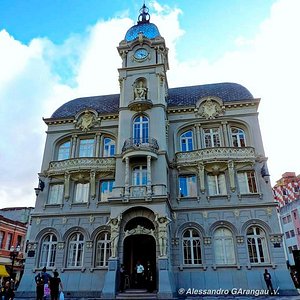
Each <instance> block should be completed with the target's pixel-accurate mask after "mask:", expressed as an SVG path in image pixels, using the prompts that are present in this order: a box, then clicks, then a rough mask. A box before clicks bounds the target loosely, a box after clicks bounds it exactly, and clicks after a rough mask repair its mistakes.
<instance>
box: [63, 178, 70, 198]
mask: <svg viewBox="0 0 300 300" xmlns="http://www.w3.org/2000/svg"><path fill="white" fill-rule="evenodd" d="M64 184H65V187H64V190H65V193H64V198H65V199H69V198H70V173H69V172H66V173H65V183H64Z"/></svg>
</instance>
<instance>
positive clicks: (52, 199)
mask: <svg viewBox="0 0 300 300" xmlns="http://www.w3.org/2000/svg"><path fill="white" fill-rule="evenodd" d="M63 193H64V185H63V184H52V185H50V190H49V197H48V204H61V203H62V202H63Z"/></svg>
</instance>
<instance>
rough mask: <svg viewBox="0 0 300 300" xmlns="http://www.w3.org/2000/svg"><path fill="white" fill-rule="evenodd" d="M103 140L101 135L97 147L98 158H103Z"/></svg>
mask: <svg viewBox="0 0 300 300" xmlns="http://www.w3.org/2000/svg"><path fill="white" fill-rule="evenodd" d="M103 140H104V137H103V135H102V134H101V136H100V147H99V156H100V157H103V149H104V145H103Z"/></svg>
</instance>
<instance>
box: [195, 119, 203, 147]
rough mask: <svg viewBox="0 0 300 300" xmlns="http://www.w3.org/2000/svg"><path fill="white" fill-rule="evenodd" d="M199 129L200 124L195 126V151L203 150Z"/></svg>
mask: <svg viewBox="0 0 300 300" xmlns="http://www.w3.org/2000/svg"><path fill="white" fill-rule="evenodd" d="M200 129H201V124H200V123H198V124H196V133H197V140H198V148H197V149H202V148H203V146H202V141H201V132H200Z"/></svg>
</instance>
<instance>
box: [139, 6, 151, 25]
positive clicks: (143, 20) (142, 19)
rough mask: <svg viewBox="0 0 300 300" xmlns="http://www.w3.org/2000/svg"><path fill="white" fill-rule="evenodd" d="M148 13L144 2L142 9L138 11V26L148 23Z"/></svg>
mask: <svg viewBox="0 0 300 300" xmlns="http://www.w3.org/2000/svg"><path fill="white" fill-rule="evenodd" d="M148 12H149V9H148V7H147V6H146V5H145V2H144V4H143V6H142V8H141V9H140V14H139V16H138V24H141V23H149V21H150V15H149V13H148Z"/></svg>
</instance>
